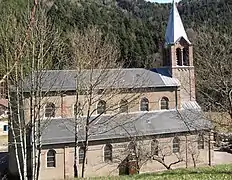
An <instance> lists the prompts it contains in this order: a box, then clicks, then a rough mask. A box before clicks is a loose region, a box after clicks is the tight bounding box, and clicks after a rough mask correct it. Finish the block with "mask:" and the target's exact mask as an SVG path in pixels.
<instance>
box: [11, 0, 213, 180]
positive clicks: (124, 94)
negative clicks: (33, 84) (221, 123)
mask: <svg viewBox="0 0 232 180" xmlns="http://www.w3.org/2000/svg"><path fill="white" fill-rule="evenodd" d="M193 61H194V59H193V45H192V44H191V42H190V41H189V39H188V37H187V34H186V32H185V29H184V26H183V24H182V21H181V18H180V15H179V13H178V10H177V8H176V5H175V4H174V3H173V7H172V9H171V12H170V16H169V21H168V25H167V29H166V35H165V45H164V48H163V67H161V68H154V69H151V70H146V69H142V68H131V69H107V70H106V69H104V70H101V69H94V70H84V71H83V72H81V74H80V75H79V76H77V72H76V71H72V70H49V71H46V72H44V74H43V75H44V82H43V83H42V87H41V88H42V91H43V92H44V98H43V100H42V101H43V103H42V104H43V105H44V106H43V108H42V110H41V116H42V117H43V118H44V121H42V122H41V123H42V124H41V126H42V127H43V130H42V131H41V132H42V136H41V138H42V152H41V158H40V160H41V165H40V166H41V167H40V179H41V180H52V179H68V178H72V177H73V176H74V168H73V166H74V159H75V158H74V157H75V154H76V157H77V159H76V160H77V164H78V168H77V169H78V174H79V176H80V175H81V173H82V172H81V171H82V164H83V160H84V150H83V145H84V144H85V141H86V140H87V139H88V148H87V153H86V160H85V162H84V164H85V176H109V175H122V174H124V175H125V174H131V173H134V172H137V171H139V172H153V171H157V170H162V169H168V168H170V167H171V168H173V167H191V166H194V164H195V165H198V164H209V163H210V162H211V161H212V158H213V150H212V148H211V142H210V141H211V136H210V123H209V122H208V121H207V120H205V119H204V118H203V115H202V111H201V108H200V107H199V105H198V104H197V102H196V97H195V76H194V65H193ZM103 78H104V79H103ZM77 81H78V82H79V83H78V84H79V85H80V84H81V88H82V89H88V87H90V86H91V87H92V88H91V90H93V89H94V90H93V91H92V92H90V91H88V93H87V94H86V93H84V90H83V91H81V90H80V91H79V93H78V98H77V93H76V89H77V88H80V86H79V87H78V86H77ZM80 82H81V83H80ZM97 82H98V83H97ZM99 82H100V83H99ZM28 92H29V91H28ZM28 94H29V93H28ZM90 94H91V96H90ZM24 97H25V100H24V106H25V118H29V117H30V110H29V109H30V108H29V101H30V100H29V98H28V97H29V95H28V96H27V93H26V92H25V96H24ZM77 100H78V103H77ZM77 106H78V107H79V108H77ZM77 109H78V113H77V112H76V111H77ZM80 112H81V113H80ZM77 114H78V115H77ZM87 121H88V133H86V122H87ZM75 132H76V133H75ZM75 134H76V136H75ZM75 137H76V138H75ZM75 144H77V149H76V151H75ZM9 152H10V161H9V167H10V168H9V170H10V173H11V174H16V173H17V171H16V169H17V168H16V166H17V164H16V160H15V155H14V151H13V150H12V148H10V147H9ZM135 166H136V167H135Z"/></svg>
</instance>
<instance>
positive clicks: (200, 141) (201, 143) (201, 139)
mask: <svg viewBox="0 0 232 180" xmlns="http://www.w3.org/2000/svg"><path fill="white" fill-rule="evenodd" d="M197 143H198V145H197V147H198V149H204V136H203V135H199V136H198V140H197Z"/></svg>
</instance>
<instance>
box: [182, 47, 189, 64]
mask: <svg viewBox="0 0 232 180" xmlns="http://www.w3.org/2000/svg"><path fill="white" fill-rule="evenodd" d="M183 64H184V66H189V51H188V49H186V48H184V49H183Z"/></svg>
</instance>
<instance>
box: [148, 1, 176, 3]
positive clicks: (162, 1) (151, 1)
mask: <svg viewBox="0 0 232 180" xmlns="http://www.w3.org/2000/svg"><path fill="white" fill-rule="evenodd" d="M147 1H150V2H158V3H170V2H172V0H147ZM178 1H180V0H175V2H178Z"/></svg>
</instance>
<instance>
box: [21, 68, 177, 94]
mask: <svg viewBox="0 0 232 180" xmlns="http://www.w3.org/2000/svg"><path fill="white" fill-rule="evenodd" d="M35 77H38V78H39V79H40V81H41V88H42V90H43V91H68V90H75V89H76V77H78V85H79V86H80V87H81V88H82V89H85V88H87V87H88V86H89V85H90V84H93V86H94V88H95V89H105V88H126V89H127V88H146V87H174V86H180V83H179V81H178V80H177V79H175V78H171V77H170V76H165V75H162V74H160V73H159V72H158V71H150V70H146V69H143V68H130V69H104V70H102V69H94V70H83V71H82V72H80V73H77V71H75V70H47V71H43V72H40V73H35ZM29 79H30V77H28V78H27V80H26V83H25V84H24V90H25V91H30V87H31V85H30V84H31V83H30V80H29Z"/></svg>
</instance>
